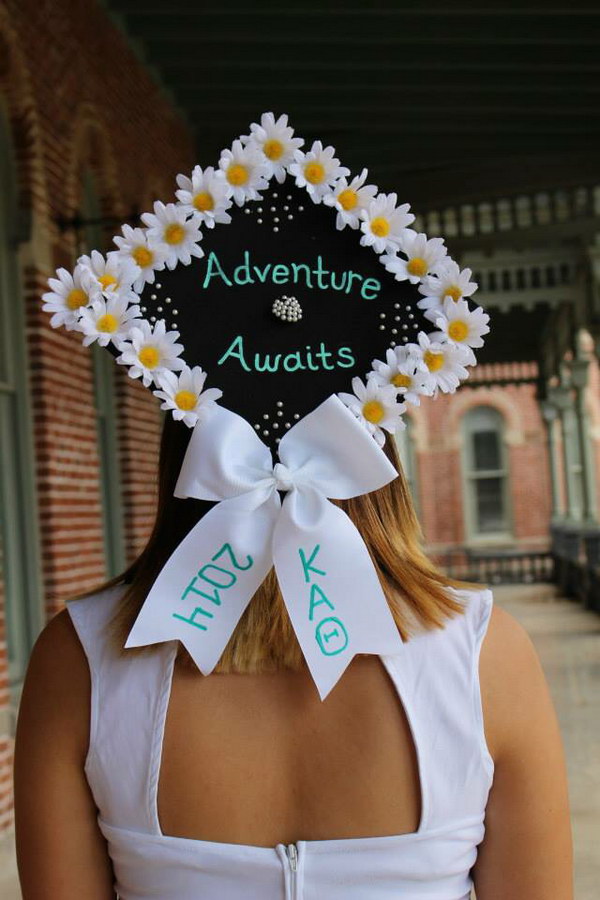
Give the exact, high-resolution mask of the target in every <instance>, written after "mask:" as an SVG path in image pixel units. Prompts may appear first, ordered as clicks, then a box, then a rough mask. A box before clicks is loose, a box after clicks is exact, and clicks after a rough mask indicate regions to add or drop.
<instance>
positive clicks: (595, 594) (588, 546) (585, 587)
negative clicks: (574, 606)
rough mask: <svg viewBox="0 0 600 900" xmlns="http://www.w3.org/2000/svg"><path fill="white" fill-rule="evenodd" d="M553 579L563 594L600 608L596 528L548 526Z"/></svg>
mask: <svg viewBox="0 0 600 900" xmlns="http://www.w3.org/2000/svg"><path fill="white" fill-rule="evenodd" d="M552 556H553V559H554V581H555V582H556V584H557V585H558V586H559V588H560V590H561V592H562V593H563V594H564V595H565V596H566V597H572V598H573V599H575V600H578V601H579V602H580V603H582V604H583V606H584V607H586V609H594V610H596V612H600V528H598V527H595V528H577V527H575V526H567V525H562V526H554V527H553V528H552Z"/></svg>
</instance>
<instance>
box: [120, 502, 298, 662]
mask: <svg viewBox="0 0 600 900" xmlns="http://www.w3.org/2000/svg"><path fill="white" fill-rule="evenodd" d="M240 500H242V498H240V497H234V498H232V499H229V500H223V501H222V502H221V503H218V504H217V505H216V506H214V507H213V508H212V509H211V510H209V511H208V512H207V513H206V514H205V515H204V516H203V517H202V518H201V519H200V521H199V522H198V523H197V524H196V525H195V526H194V528H192V530H191V531H190V532H189V533H188V534H187V535H186V537H185V538H184V539H183V541H182V542H181V543H180V544H179V545H178V547H177V548H176V549H175V550H174V552H173V553H172V554H171V556H170V557H169V559H168V560H167V562H166V563H165V565H164V566H163V568H162V570H161V572H160V573H159V575H158V578H157V579H156V581H155V582H154V584H153V585H152V588H151V590H150V592H149V594H148V596H147V597H146V600H145V602H144V604H143V606H142V608H141V610H140V612H139V615H138V617H137V619H136V621H135V623H134V626H133V628H132V630H131V631H130V633H129V636H128V638H127V641H126V643H125V646H126V647H141V646H145V645H146V644H155V643H162V642H163V641H170V640H175V639H179V640H180V641H181V642H182V644H184V646H185V647H186V648H187V650H188V652H189V654H190V656H191V657H192V659H193V660H194V662H195V663H196V665H197V666H198V668H199V669H200V671H201V672H203V674H204V675H208V674H210V672H212V670H213V669H214V667H215V666H216V664H217V662H218V661H219V658H220V656H221V654H222V652H223V650H224V649H225V647H226V646H227V642H228V641H229V638H230V637H231V635H232V633H233V631H234V629H235V626H236V625H237V623H238V621H239V620H240V618H241V616H242V614H243V612H244V610H245V609H246V607H247V605H248V603H249V602H250V600H251V598H252V596H253V595H254V593H255V592H256V590H257V589H258V587H259V586H260V584H261V583H262V581H263V580H264V578H265V577H266V575H267V573H268V572H269V570H270V568H271V566H272V564H273V560H272V557H271V537H272V534H273V529H274V526H275V522H276V520H277V516H278V514H279V510H280V508H281V502H280V500H279V496H278V494H277V493H276V492H272V493H271V494H270V496H268V497H267V499H266V500H265V501H264V502H262V503H260V504H259V505H257V506H255V507H254V508H252V504H248V502H247V498H244V501H243V502H240Z"/></svg>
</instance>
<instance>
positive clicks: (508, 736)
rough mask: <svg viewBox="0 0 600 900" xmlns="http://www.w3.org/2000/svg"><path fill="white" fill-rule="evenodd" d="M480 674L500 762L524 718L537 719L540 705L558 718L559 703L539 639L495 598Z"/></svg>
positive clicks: (493, 746)
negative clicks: (546, 671)
mask: <svg viewBox="0 0 600 900" xmlns="http://www.w3.org/2000/svg"><path fill="white" fill-rule="evenodd" d="M479 676H480V685H481V698H482V706H483V713H484V723H485V731H486V737H487V743H488V746H489V748H490V753H491V754H492V757H493V758H494V760H495V761H497V760H498V758H499V757H500V756H501V755H502V754H503V753H505V752H506V751H507V750H509V748H510V747H511V745H513V743H514V740H515V738H516V737H517V736H518V735H519V734H521V733H522V730H523V725H524V723H525V722H529V723H530V724H531V717H532V713H533V711H534V710H537V711H538V715H545V716H546V717H548V716H550V717H552V716H553V708H552V701H551V698H550V693H549V689H548V684H547V682H546V677H545V675H544V671H543V669H542V664H541V661H540V658H539V655H538V652H537V650H536V648H535V646H534V644H533V641H532V640H531V638H530V636H529V634H528V633H527V631H526V630H525V628H524V627H523V626H522V625H521V623H520V622H519V621H518V620H517V619H516V618H515V617H514V616H513V615H511V614H510V613H509V612H507V611H506V610H505V609H503V608H502V607H501V606H498V605H497V604H495V603H494V605H493V607H492V613H491V616H490V621H489V624H488V628H487V631H486V634H485V637H484V639H483V642H482V645H481V653H480V660H479ZM527 730H529V729H527Z"/></svg>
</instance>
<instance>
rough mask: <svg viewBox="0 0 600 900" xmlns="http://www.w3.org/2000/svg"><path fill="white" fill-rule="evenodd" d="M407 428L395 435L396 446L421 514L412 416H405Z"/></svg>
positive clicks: (416, 507)
mask: <svg viewBox="0 0 600 900" xmlns="http://www.w3.org/2000/svg"><path fill="white" fill-rule="evenodd" d="M404 421H405V422H406V428H402V429H398V431H397V432H396V434H395V438H396V446H397V447H398V453H399V454H400V461H401V463H402V469H403V470H404V475H405V476H406V480H407V482H408V486H409V488H410V493H411V496H412V501H413V503H414V506H415V509H416V511H417V514H419V511H420V510H419V506H420V503H419V485H418V480H417V455H416V452H415V441H414V424H413V421H412V419H411V418H410V416H405V417H404Z"/></svg>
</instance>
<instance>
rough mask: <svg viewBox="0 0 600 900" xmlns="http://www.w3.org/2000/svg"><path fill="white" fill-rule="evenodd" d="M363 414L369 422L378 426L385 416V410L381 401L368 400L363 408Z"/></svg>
mask: <svg viewBox="0 0 600 900" xmlns="http://www.w3.org/2000/svg"><path fill="white" fill-rule="evenodd" d="M362 413H363V416H364V417H365V419H366V420H367V422H371V423H372V424H373V425H377V423H378V422H381V420H382V419H383V417H384V416H385V409H384V408H383V404H382V403H380V402H379V400H367V402H366V403H365V404H364V406H363V408H362Z"/></svg>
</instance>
